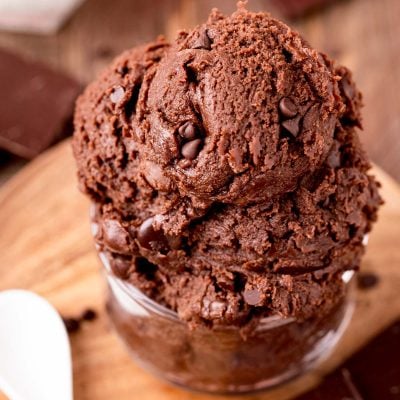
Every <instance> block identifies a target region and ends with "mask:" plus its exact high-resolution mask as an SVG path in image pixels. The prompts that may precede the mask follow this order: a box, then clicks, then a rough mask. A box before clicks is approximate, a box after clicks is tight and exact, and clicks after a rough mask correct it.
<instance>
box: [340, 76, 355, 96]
mask: <svg viewBox="0 0 400 400" xmlns="http://www.w3.org/2000/svg"><path fill="white" fill-rule="evenodd" d="M340 86H341V88H342V90H343V93H344V95H345V96H346V97H347V99H348V100H352V99H353V98H354V95H355V90H354V87H353V85H352V84H351V83H350V81H349V79H348V78H347V77H343V79H342V80H341V81H340Z"/></svg>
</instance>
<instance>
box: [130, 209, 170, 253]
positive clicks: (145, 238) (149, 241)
mask: <svg viewBox="0 0 400 400" xmlns="http://www.w3.org/2000/svg"><path fill="white" fill-rule="evenodd" d="M153 221H154V217H150V218H147V219H146V220H145V221H144V222H143V223H142V225H140V228H139V231H138V235H137V238H138V241H139V243H140V245H141V246H142V247H144V248H146V249H151V248H152V247H154V246H155V247H160V246H164V247H165V244H166V238H165V236H164V234H163V232H162V231H159V230H155V229H154V226H153ZM152 245H154V246H152Z"/></svg>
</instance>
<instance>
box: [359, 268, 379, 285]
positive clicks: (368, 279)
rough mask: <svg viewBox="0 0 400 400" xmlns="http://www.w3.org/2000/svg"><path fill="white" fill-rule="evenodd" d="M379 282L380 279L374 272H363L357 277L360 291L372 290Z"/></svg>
mask: <svg viewBox="0 0 400 400" xmlns="http://www.w3.org/2000/svg"><path fill="white" fill-rule="evenodd" d="M378 282H379V277H378V276H377V275H375V274H373V273H372V272H362V273H359V274H358V275H357V286H358V288H359V289H371V288H373V287H374V286H376V285H377V284H378Z"/></svg>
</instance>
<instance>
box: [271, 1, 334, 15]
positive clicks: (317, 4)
mask: <svg viewBox="0 0 400 400" xmlns="http://www.w3.org/2000/svg"><path fill="white" fill-rule="evenodd" d="M332 1H333V0H271V2H272V4H273V5H274V6H275V7H276V8H277V9H279V11H280V12H281V13H282V14H283V16H285V17H286V18H297V17H301V16H302V15H304V14H306V13H307V12H309V11H312V10H315V9H318V8H321V7H323V6H324V5H326V4H328V3H332Z"/></svg>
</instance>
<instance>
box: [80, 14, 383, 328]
mask: <svg viewBox="0 0 400 400" xmlns="http://www.w3.org/2000/svg"><path fill="white" fill-rule="evenodd" d="M360 107H361V95H360V93H359V91H358V90H357V89H356V87H355V85H354V83H353V81H352V77H351V73H350V72H349V71H348V70H347V69H346V68H344V67H341V66H336V65H334V64H333V63H332V62H331V61H330V60H329V59H328V58H327V57H326V56H325V55H324V54H321V53H319V52H317V51H316V50H314V49H312V48H311V47H310V46H309V45H308V44H307V43H306V42H305V41H304V40H303V39H302V38H301V37H300V36H299V35H298V34H297V33H296V32H294V31H292V30H291V29H290V28H289V27H288V26H286V25H285V24H283V23H282V22H280V21H277V20H275V19H273V18H272V17H271V16H270V15H269V14H265V13H257V14H256V13H251V12H248V11H247V10H245V9H244V7H241V6H239V8H238V10H237V11H236V12H235V13H234V14H232V15H231V16H229V17H225V16H223V15H221V14H220V13H219V12H218V11H216V10H214V11H213V12H212V13H211V15H210V17H209V19H208V21H207V22H206V23H205V24H203V25H201V26H198V27H197V28H195V29H194V30H192V31H191V32H180V33H179V35H178V38H177V39H176V41H175V42H174V43H173V44H169V43H167V42H166V41H165V40H164V39H162V38H159V39H157V40H156V41H155V42H153V43H150V44H148V45H145V46H142V47H137V48H134V49H132V50H129V51H127V52H125V53H123V54H122V55H121V56H119V57H118V58H117V59H116V60H115V61H114V63H113V64H112V65H111V66H110V67H109V68H108V69H107V70H106V71H105V72H104V73H103V74H102V75H101V76H100V77H99V78H98V79H97V80H96V81H95V82H94V83H92V84H91V85H90V86H89V87H88V88H87V89H86V91H85V92H84V94H83V95H82V96H81V97H80V98H79V100H78V103H77V108H76V114H75V136H74V141H73V148H74V154H75V157H76V160H77V164H78V170H79V181H80V187H81V189H82V191H84V192H85V193H87V194H88V195H89V196H90V198H91V199H92V200H93V202H94V203H95V205H96V210H95V213H94V215H93V219H94V221H95V222H96V224H98V232H97V235H96V240H97V243H98V244H99V246H100V250H101V251H103V252H104V253H105V254H106V256H107V257H108V259H109V260H110V263H111V266H112V269H113V272H114V274H115V275H117V276H118V277H120V278H122V279H125V280H127V281H129V282H130V283H132V284H133V285H135V286H137V287H138V288H139V289H141V290H142V291H143V292H144V293H146V294H147V295H149V296H150V297H151V298H153V299H154V300H155V301H157V302H158V303H160V304H163V305H165V306H167V307H169V308H171V309H172V310H175V311H177V313H178V315H179V317H180V318H181V319H182V320H185V321H188V322H190V323H191V324H193V325H198V324H205V325H208V326H215V325H232V324H234V325H238V326H242V325H244V324H248V323H250V322H251V321H255V320H258V318H259V317H261V316H269V315H276V314H278V315H281V316H284V317H289V316H290V317H295V318H297V319H299V320H301V319H305V318H309V317H310V316H312V315H314V314H315V313H316V312H318V315H321V316H322V315H324V313H328V312H330V310H332V309H333V307H335V306H336V305H337V304H338V301H341V300H340V299H341V298H342V297H343V295H344V286H345V284H344V282H343V280H342V274H343V272H344V271H346V270H354V269H357V268H358V266H359V263H360V257H361V256H362V254H363V252H364V246H363V244H362V241H363V238H364V235H365V234H366V233H367V232H368V231H369V230H370V228H371V223H372V222H373V221H374V220H375V219H376V212H377V208H378V206H379V205H380V203H381V200H380V197H379V195H378V192H377V187H378V184H377V182H376V181H375V180H374V178H373V177H371V176H370V175H368V173H367V171H368V169H369V168H370V165H369V163H368V160H367V158H366V155H365V153H364V151H363V150H362V148H361V145H360V143H359V139H358V134H357V128H360V127H361V121H360Z"/></svg>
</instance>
